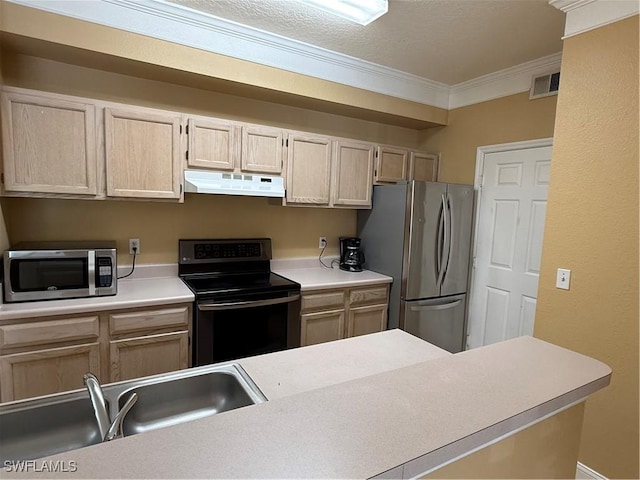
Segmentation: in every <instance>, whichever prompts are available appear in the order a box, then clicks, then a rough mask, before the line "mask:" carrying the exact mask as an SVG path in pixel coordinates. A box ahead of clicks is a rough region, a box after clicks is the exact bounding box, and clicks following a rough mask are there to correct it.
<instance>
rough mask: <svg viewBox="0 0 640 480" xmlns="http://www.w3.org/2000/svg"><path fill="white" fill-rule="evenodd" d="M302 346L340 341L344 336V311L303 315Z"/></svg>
mask: <svg viewBox="0 0 640 480" xmlns="http://www.w3.org/2000/svg"><path fill="white" fill-rule="evenodd" d="M300 318H301V321H302V325H301V332H302V334H301V335H302V337H301V341H300V344H301V345H303V346H304V345H315V344H316V343H324V342H331V341H333V340H340V339H341V338H343V336H344V309H343V310H335V311H331V312H321V313H305V314H302V315H301V317H300Z"/></svg>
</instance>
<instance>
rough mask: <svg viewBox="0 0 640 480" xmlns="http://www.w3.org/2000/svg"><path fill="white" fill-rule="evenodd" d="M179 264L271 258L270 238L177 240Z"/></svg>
mask: <svg viewBox="0 0 640 480" xmlns="http://www.w3.org/2000/svg"><path fill="white" fill-rule="evenodd" d="M178 250H179V254H180V257H179V261H178V264H179V265H187V264H201V265H202V264H214V263H231V262H257V261H266V260H271V239H270V238H242V239H220V240H217V239H212V240H209V239H206V240H179V242H178Z"/></svg>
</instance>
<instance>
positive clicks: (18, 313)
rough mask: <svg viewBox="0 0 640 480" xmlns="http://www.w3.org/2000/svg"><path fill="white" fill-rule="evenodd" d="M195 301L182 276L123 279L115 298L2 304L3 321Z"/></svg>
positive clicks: (120, 281)
mask: <svg viewBox="0 0 640 480" xmlns="http://www.w3.org/2000/svg"><path fill="white" fill-rule="evenodd" d="M193 300H194V295H193V292H191V290H189V289H188V288H187V286H186V285H185V284H184V282H183V281H182V280H180V279H179V278H178V277H161V278H140V279H133V280H129V279H123V280H118V293H117V295H113V296H108V297H92V298H74V299H70V300H49V301H44V302H24V303H3V304H1V305H0V321H3V320H13V319H16V318H33V317H45V316H50V315H66V314H74V313H84V312H97V311H102V310H115V309H120V308H134V307H147V306H154V305H168V304H171V303H181V302H193Z"/></svg>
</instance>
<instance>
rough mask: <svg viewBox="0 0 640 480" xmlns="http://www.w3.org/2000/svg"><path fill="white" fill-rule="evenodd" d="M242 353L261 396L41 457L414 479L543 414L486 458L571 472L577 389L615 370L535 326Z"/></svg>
mask: <svg viewBox="0 0 640 480" xmlns="http://www.w3.org/2000/svg"><path fill="white" fill-rule="evenodd" d="M239 363H240V364H241V365H242V366H243V367H244V368H245V370H246V371H247V373H248V374H249V375H250V376H251V377H252V379H253V380H254V381H255V382H256V384H257V385H258V386H259V387H260V388H261V389H262V391H263V393H264V394H265V395H266V397H267V398H268V399H269V401H268V402H266V403H262V404H258V405H252V406H249V407H245V408H240V409H237V410H233V411H230V412H226V413H223V414H219V415H214V416H211V417H208V418H203V419H200V420H197V421H193V422H188V423H183V424H181V425H176V426H173V427H168V428H164V429H159V430H156V431H152V432H148V433H143V434H139V435H134V436H131V437H126V438H123V439H119V440H116V441H113V442H108V443H104V444H100V445H95V446H91V447H87V448H83V449H79V450H75V451H71V452H67V453H65V454H61V455H56V456H53V457H49V458H48V459H47V460H52V461H57V460H63V461H66V462H70V461H73V462H75V464H76V465H77V472H76V473H74V475H77V476H78V477H79V478H80V477H82V478H286V477H290V478H369V477H376V476H378V477H379V478H412V477H417V476H422V475H424V474H429V472H432V471H434V470H436V471H435V474H434V475H436V476H437V475H438V471H437V469H439V468H441V467H442V466H443V465H446V464H450V465H448V466H447V467H444V468H449V467H455V466H456V465H462V468H463V472H464V468H465V467H464V464H463V462H465V461H467V460H468V459H473V458H474V456H475V455H481V454H482V452H483V450H479V449H482V448H484V447H487V448H494V447H498V446H499V445H500V444H501V443H502V442H505V441H507V442H508V441H509V439H510V438H514V437H515V436H517V435H524V434H527V432H531V431H534V430H535V429H536V428H538V427H539V426H544V427H545V428H544V429H543V431H542V436H539V438H538V441H537V443H531V441H530V439H529V443H526V444H524V445H525V448H526V450H527V451H526V452H525V456H526V457H527V459H528V465H525V467H523V468H527V470H525V471H523V470H520V471H517V470H513V469H510V470H509V469H505V468H506V467H505V466H504V463H500V462H484V463H486V464H493V466H494V467H496V468H498V470H493V471H490V473H489V475H490V476H494V477H496V476H511V478H513V476H514V475H516V474H518V476H529V477H543V476H565V475H567V474H568V472H569V471H570V469H571V468H573V469H575V465H576V463H575V462H576V458H577V443H576V442H579V436H580V427H581V423H582V408H583V401H584V400H585V399H586V397H587V396H588V395H590V394H592V393H594V392H596V391H597V390H599V389H601V388H603V387H605V386H606V385H608V383H609V380H610V375H611V370H610V369H609V368H608V367H607V366H606V365H604V364H602V363H601V362H598V361H596V360H593V359H591V358H588V357H585V356H583V355H580V354H577V353H574V352H571V351H569V350H566V349H563V348H560V347H557V346H554V345H551V344H548V343H546V342H543V341H541V340H537V339H534V338H531V337H520V338H516V339H512V340H509V341H506V342H502V343H499V344H494V345H490V346H487V347H483V348H479V349H475V350H471V351H466V352H462V353H459V354H455V355H451V354H449V353H448V352H445V351H443V350H441V349H438V348H436V347H434V346H432V345H430V344H428V343H426V342H424V341H422V340H419V339H417V338H416V337H413V336H411V335H409V334H407V333H405V332H402V331H399V330H390V331H385V332H381V333H376V334H371V335H365V336H360V337H354V338H348V339H344V340H340V341H336V342H330V343H324V344H321V345H313V346H309V347H303V348H298V349H293V350H287V351H282V352H276V353H272V354H267V355H262V356H258V357H252V358H247V359H243V360H240V362H239ZM553 421H559V422H561V423H559V424H558V423H555V424H551V425H549V424H548V422H553ZM563 422H564V423H563ZM538 432H539V430H538ZM501 440H502V442H501ZM492 444H494V445H492ZM515 445H516V446H518V445H520V447H521V446H522V445H523V444H522V443H516V444H515ZM545 446H546V447H547V450H544V448H545ZM512 447H513V445H512V446H511V447H510V452H511V454H512V455H516V454H517V453H518V452H517V451H518V448H515V450H514V449H513V448H512ZM549 448H552V449H553V450H552V451H551V453H549V451H548V449H549ZM476 450H479V451H478V452H476V453H472V452H474V451H476ZM468 454H471V455H468ZM503 460H504V459H503ZM39 462H40V461H39ZM525 463H526V462H525ZM466 468H469V467H466ZM471 468H474V469H473V470H468V469H467V470H466V476H467V477H469V476H477V475H478V472H479V471H478V470H477V469H475V467H471ZM442 471H444V470H441V472H442ZM24 474H25V475H26V476H29V477H39V476H43V477H44V476H46V477H68V476H69V473H52V472H40V473H38V472H34V471H30V472H24ZM14 476H18V474H16V473H8V472H7V471H2V477H3V478H13V477H14Z"/></svg>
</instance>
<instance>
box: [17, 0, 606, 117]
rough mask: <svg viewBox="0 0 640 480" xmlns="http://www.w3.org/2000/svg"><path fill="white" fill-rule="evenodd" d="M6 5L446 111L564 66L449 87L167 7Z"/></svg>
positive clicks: (509, 91)
mask: <svg viewBox="0 0 640 480" xmlns="http://www.w3.org/2000/svg"><path fill="white" fill-rule="evenodd" d="M5 1H8V2H11V3H16V4H19V5H24V6H27V7H31V8H36V9H39V10H43V11H47V12H50V13H55V14H59V15H64V16H68V17H71V18H75V19H78V20H83V21H87V22H92V23H97V24H100V25H105V26H108V27H113V28H117V29H120V30H125V31H129V32H133V33H138V34H141V35H146V36H149V37H153V38H158V39H161V40H166V41H169V42H172V43H176V44H180V45H185V46H188V47H193V48H197V49H200V50H204V51H208V52H212V53H216V54H220V55H225V56H229V57H233V58H238V59H241V60H246V61H250V62H254V63H258V64H262V65H267V66H270V67H275V68H279V69H281V70H286V71H290V72H294V73H299V74H302V75H307V76H311V77H315V78H320V79H323V80H328V81H331V82H335V83H340V84H343V85H348V86H351V87H355V88H360V89H363V90H368V91H372V92H376V93H380V94H383V95H389V96H391V97H396V98H401V99H404V100H409V101H412V102H416V103H420V104H424V105H430V106H433V107H439V108H443V109H451V108H459V107H462V106H466V105H471V104H474V103H480V102H484V101H487V100H492V99H495V98H499V97H503V96H507V95H513V94H515V93H521V92H525V91H528V90H529V89H530V86H531V76H532V75H534V74H542V73H548V72H549V71H553V70H554V69H559V66H560V54H555V55H551V56H549V57H543V58H541V59H538V60H534V61H532V62H527V63H524V64H521V65H517V66H515V67H511V68H507V69H505V70H501V71H499V72H495V73H492V74H489V75H484V76H482V77H479V78H476V79H473V80H470V81H467V82H464V83H460V84H457V85H454V86H449V85H446V84H443V83H440V82H435V81H433V80H429V79H426V78H422V77H419V76H417V75H412V74H409V73H406V72H401V71H399V70H395V69H392V68H389V67H385V66H382V65H377V64H375V63H371V62H367V61H364V60H361V59H358V58H354V57H351V56H348V55H344V54H341V53H337V52H333V51H330V50H327V49H324V48H320V47H317V46H314V45H309V44H306V43H303V42H299V41H296V40H292V39H289V38H286V37H282V36H280V35H275V34H272V33H269V32H265V31H263V30H259V29H255V28H252V27H248V26H246V25H241V24H239V23H236V22H232V21H229V20H226V19H223V18H220V17H216V16H213V15H209V14H206V13H203V12H200V11H197V10H193V9H190V8H187V7H183V6H181V5H177V4H173V3H168V2H166V1H165V0H83V1H77V0H5ZM556 1H558V2H571V3H582V2H587V3H590V2H593V1H594V0H577V1H576V0H556Z"/></svg>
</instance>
